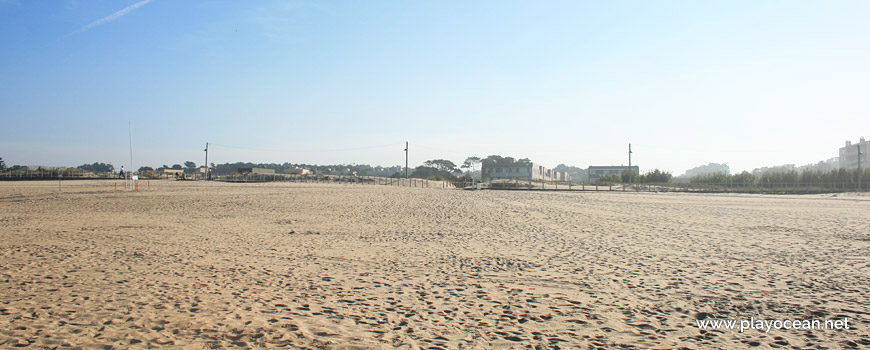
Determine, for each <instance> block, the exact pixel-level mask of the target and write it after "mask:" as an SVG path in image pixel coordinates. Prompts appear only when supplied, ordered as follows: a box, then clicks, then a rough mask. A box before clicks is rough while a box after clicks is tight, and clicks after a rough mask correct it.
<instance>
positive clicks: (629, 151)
mask: <svg viewBox="0 0 870 350" xmlns="http://www.w3.org/2000/svg"><path fill="white" fill-rule="evenodd" d="M628 183H629V184H631V144H630V143H629V144H628Z"/></svg>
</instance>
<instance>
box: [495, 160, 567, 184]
mask: <svg viewBox="0 0 870 350" xmlns="http://www.w3.org/2000/svg"><path fill="white" fill-rule="evenodd" d="M563 174H564V173H560V172H558V171H553V169H547V168H545V167H543V166H541V165H539V164H536V163H522V162H510V163H508V162H504V163H494V164H483V168H482V169H481V178H483V180H484V181H492V180H500V179H510V180H543V181H567V180H561V179H562V178H567V177H568V175H567V174H564V175H563Z"/></svg>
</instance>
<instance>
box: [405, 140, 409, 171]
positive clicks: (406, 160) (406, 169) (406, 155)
mask: <svg viewBox="0 0 870 350" xmlns="http://www.w3.org/2000/svg"><path fill="white" fill-rule="evenodd" d="M405 178H406V179H407V178H408V141H405Z"/></svg>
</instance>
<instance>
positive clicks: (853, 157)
mask: <svg viewBox="0 0 870 350" xmlns="http://www.w3.org/2000/svg"><path fill="white" fill-rule="evenodd" d="M868 147H870V142H867V141H866V140H864V138H863V137H862V138H861V140H860V141H858V143H852V141H846V146H845V147H840V168H845V169H858V160H859V159H858V151H859V150H860V151H861V157H860V160H861V168H862V169H870V152H867V151H868Z"/></svg>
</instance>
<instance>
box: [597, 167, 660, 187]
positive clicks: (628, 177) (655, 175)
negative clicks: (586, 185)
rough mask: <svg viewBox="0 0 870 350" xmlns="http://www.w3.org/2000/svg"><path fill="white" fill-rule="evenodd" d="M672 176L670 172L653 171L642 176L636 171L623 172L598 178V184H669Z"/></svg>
mask: <svg viewBox="0 0 870 350" xmlns="http://www.w3.org/2000/svg"><path fill="white" fill-rule="evenodd" d="M673 177H674V176H673V175H672V174H671V173H670V172H667V171H663V170H659V169H655V170H653V171H648V172H646V173H643V174H638V173H637V172H636V171H628V170H626V171H623V172H622V174H621V175H617V174H607V175H604V176H602V177H600V178H598V182H599V183H640V184H664V183H669V182H671V179H673Z"/></svg>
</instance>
